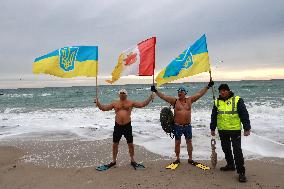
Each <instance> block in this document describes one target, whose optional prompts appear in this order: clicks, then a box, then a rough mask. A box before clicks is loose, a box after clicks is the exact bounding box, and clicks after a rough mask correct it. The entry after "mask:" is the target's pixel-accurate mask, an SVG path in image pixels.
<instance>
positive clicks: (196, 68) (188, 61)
mask: <svg viewBox="0 0 284 189" xmlns="http://www.w3.org/2000/svg"><path fill="white" fill-rule="evenodd" d="M209 70H210V64H209V56H208V50H207V44H206V36H205V34H204V35H203V36H202V37H201V38H200V39H198V40H197V41H196V42H195V43H194V44H193V45H192V46H191V47H189V48H187V49H186V50H185V51H183V52H182V53H181V54H180V55H179V56H178V57H177V58H175V59H174V60H173V61H172V62H171V63H170V64H169V65H168V66H167V67H166V68H164V69H163V70H162V71H161V72H160V73H159V74H158V76H157V77H156V79H155V80H156V82H157V85H158V86H160V85H162V84H165V83H168V82H171V81H174V80H177V79H180V78H184V77H189V76H193V75H196V74H198V73H201V72H206V71H209Z"/></svg>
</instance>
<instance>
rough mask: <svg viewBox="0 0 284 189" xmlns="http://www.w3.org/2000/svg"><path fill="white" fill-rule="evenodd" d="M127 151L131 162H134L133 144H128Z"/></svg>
mask: <svg viewBox="0 0 284 189" xmlns="http://www.w3.org/2000/svg"><path fill="white" fill-rule="evenodd" d="M128 150H129V155H130V159H131V162H135V160H134V144H133V143H128Z"/></svg>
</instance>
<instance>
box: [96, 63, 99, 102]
mask: <svg viewBox="0 0 284 189" xmlns="http://www.w3.org/2000/svg"><path fill="white" fill-rule="evenodd" d="M98 64H99V61H98V60H97V64H96V100H97V99H98ZM96 106H98V105H97V103H96Z"/></svg>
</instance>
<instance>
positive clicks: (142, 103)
mask: <svg viewBox="0 0 284 189" xmlns="http://www.w3.org/2000/svg"><path fill="white" fill-rule="evenodd" d="M153 99H154V94H151V95H150V96H149V98H147V99H146V100H145V101H143V102H133V107H134V108H143V107H145V106H147V105H148V104H149V103H150V102H151V100H153Z"/></svg>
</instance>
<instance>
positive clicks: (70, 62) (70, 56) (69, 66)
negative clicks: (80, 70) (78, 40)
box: [59, 47, 79, 72]
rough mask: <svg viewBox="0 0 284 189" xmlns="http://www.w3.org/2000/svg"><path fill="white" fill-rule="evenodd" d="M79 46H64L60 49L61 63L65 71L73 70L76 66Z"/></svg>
mask: <svg viewBox="0 0 284 189" xmlns="http://www.w3.org/2000/svg"><path fill="white" fill-rule="evenodd" d="M78 50H79V48H78V47H64V48H61V49H60V50H59V65H60V68H61V69H63V70H64V71H67V72H68V71H72V70H74V68H75V60H76V56H77V53H78Z"/></svg>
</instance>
